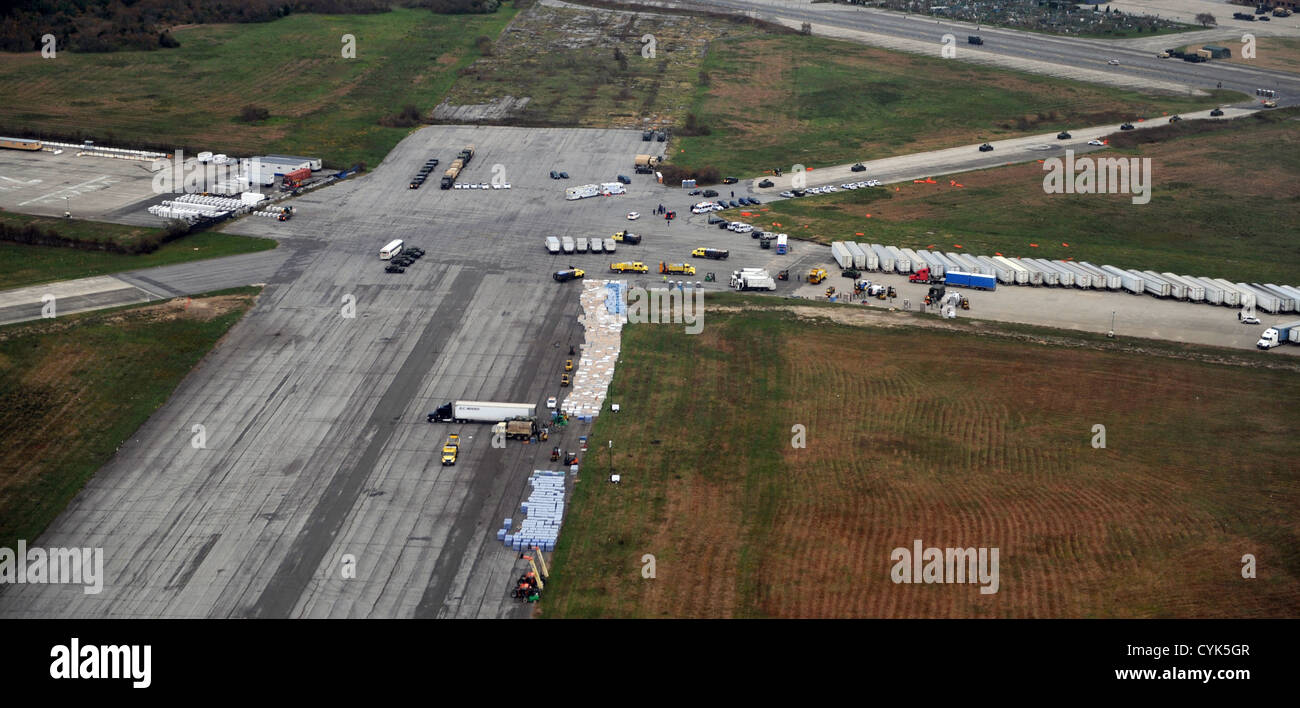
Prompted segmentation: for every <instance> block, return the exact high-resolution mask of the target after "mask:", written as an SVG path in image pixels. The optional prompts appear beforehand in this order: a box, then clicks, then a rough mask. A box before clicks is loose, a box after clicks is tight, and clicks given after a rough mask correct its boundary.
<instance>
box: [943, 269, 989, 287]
mask: <svg viewBox="0 0 1300 708" xmlns="http://www.w3.org/2000/svg"><path fill="white" fill-rule="evenodd" d="M944 283H945V284H947V285H953V286H957V287H962V288H975V289H977V290H996V289H997V287H998V279H997V278H996V277H994V276H992V275H981V274H980V273H963V272H962V271H959V270H950V271H948V272H947V273H946V274H944Z"/></svg>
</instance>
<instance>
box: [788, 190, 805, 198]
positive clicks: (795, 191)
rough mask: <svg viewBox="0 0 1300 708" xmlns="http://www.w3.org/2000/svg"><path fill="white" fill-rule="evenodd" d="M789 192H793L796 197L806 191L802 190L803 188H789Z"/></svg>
mask: <svg viewBox="0 0 1300 708" xmlns="http://www.w3.org/2000/svg"><path fill="white" fill-rule="evenodd" d="M790 193H791V194H793V195H795V196H796V197H802V196H803V195H805V194H807V193H808V192H806V191H804V190H802V189H792V190H790Z"/></svg>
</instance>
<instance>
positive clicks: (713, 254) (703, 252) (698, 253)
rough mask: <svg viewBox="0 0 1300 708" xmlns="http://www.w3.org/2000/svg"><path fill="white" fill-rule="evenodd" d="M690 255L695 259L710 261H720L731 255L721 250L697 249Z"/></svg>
mask: <svg viewBox="0 0 1300 708" xmlns="http://www.w3.org/2000/svg"><path fill="white" fill-rule="evenodd" d="M691 255H692V256H695V257H696V258H708V259H710V260H714V261H720V260H724V259H725V258H726V257H727V256H729V255H731V252H730V251H727V250H726V249H722V248H697V249H695V250H694V251H691Z"/></svg>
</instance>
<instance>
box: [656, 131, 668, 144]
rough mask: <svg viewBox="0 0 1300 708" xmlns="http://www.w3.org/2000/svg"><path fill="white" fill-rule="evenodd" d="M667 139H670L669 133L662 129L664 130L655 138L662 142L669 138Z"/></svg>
mask: <svg viewBox="0 0 1300 708" xmlns="http://www.w3.org/2000/svg"><path fill="white" fill-rule="evenodd" d="M667 139H668V133H665V132H664V131H662V130H661V131H659V133H658V134H656V135H655V140H658V141H659V142H661V143H662V142H664V141H665V140H667Z"/></svg>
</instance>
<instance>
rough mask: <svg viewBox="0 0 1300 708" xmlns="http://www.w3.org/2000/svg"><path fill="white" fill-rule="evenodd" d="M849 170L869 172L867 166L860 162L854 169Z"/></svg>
mask: <svg viewBox="0 0 1300 708" xmlns="http://www.w3.org/2000/svg"><path fill="white" fill-rule="evenodd" d="M849 169H850V170H852V171H854V172H866V171H867V166H866V165H864V164H862V163H861V162H859V163H856V164H854V165H853V166H852V167H850V168H849Z"/></svg>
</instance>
